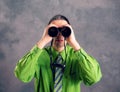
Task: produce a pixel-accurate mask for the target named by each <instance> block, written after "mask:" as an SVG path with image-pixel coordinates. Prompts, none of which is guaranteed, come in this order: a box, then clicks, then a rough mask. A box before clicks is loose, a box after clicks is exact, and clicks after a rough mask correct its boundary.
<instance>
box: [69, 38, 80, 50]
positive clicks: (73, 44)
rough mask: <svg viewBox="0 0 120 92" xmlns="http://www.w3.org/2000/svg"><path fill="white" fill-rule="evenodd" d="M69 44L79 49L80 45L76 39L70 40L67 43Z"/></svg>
mask: <svg viewBox="0 0 120 92" xmlns="http://www.w3.org/2000/svg"><path fill="white" fill-rule="evenodd" d="M69 44H70V46H71V47H72V48H73V49H74V50H75V51H78V50H80V45H79V43H78V42H77V41H76V40H75V41H73V42H71V43H69Z"/></svg>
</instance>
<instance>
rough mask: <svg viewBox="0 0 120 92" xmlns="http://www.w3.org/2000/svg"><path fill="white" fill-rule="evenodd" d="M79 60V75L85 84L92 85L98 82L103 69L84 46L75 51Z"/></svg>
mask: <svg viewBox="0 0 120 92" xmlns="http://www.w3.org/2000/svg"><path fill="white" fill-rule="evenodd" d="M75 56H76V57H77V61H78V69H79V76H80V78H81V79H82V81H83V82H84V84H85V85H92V84H94V83H96V82H98V81H99V80H100V79H101V77H102V73H101V69H100V65H99V63H98V62H97V60H96V59H95V58H94V57H92V56H90V55H89V54H87V53H86V52H85V51H84V50H83V48H81V49H80V50H79V51H76V52H75Z"/></svg>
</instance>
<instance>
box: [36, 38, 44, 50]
mask: <svg viewBox="0 0 120 92" xmlns="http://www.w3.org/2000/svg"><path fill="white" fill-rule="evenodd" d="M45 45H46V44H45V41H44V40H42V39H41V40H40V41H38V43H37V46H38V48H40V49H42V48H44V46H45Z"/></svg>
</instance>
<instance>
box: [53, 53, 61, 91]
mask: <svg viewBox="0 0 120 92" xmlns="http://www.w3.org/2000/svg"><path fill="white" fill-rule="evenodd" d="M56 64H62V57H61V55H58V58H57V60H56ZM62 75H63V72H62V68H60V67H55V83H54V92H62Z"/></svg>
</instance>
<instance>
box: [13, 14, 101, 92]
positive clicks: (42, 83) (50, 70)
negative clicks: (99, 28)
mask: <svg viewBox="0 0 120 92" xmlns="http://www.w3.org/2000/svg"><path fill="white" fill-rule="evenodd" d="M51 28H53V29H51ZM65 28H66V29H65ZM50 29H51V30H50ZM50 31H51V32H53V33H52V34H50V33H51V32H50ZM55 32H57V34H56V35H54V36H53V34H54V33H55ZM64 32H66V33H69V35H66V33H64ZM50 42H51V46H48V47H45V46H46V45H47V44H48V43H50ZM59 56H60V58H59V59H58V57H59ZM60 62H61V63H60ZM58 71H59V72H58ZM15 76H16V77H17V78H19V79H20V80H21V81H23V82H30V81H31V80H32V79H33V78H35V92H80V84H81V82H84V84H85V85H92V84H94V83H96V82H98V81H99V80H100V79H101V76H102V74H101V70H100V66H99V64H98V62H97V61H96V59H94V58H93V57H92V56H90V55H88V54H87V53H86V52H85V51H84V50H83V48H81V47H80V45H79V43H78V42H77V40H76V39H75V36H74V31H73V29H72V26H71V25H70V23H69V21H68V19H67V18H66V17H65V16H63V15H56V16H54V17H53V18H52V19H51V20H50V21H49V23H48V26H47V27H46V28H45V30H44V33H43V36H42V38H41V39H40V40H39V41H38V42H37V44H36V45H35V46H34V47H33V48H32V49H31V50H30V51H29V52H28V53H27V54H26V55H25V56H24V57H23V58H21V59H20V60H19V62H18V64H17V66H16V68H15Z"/></svg>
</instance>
